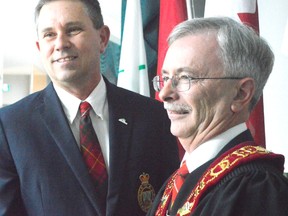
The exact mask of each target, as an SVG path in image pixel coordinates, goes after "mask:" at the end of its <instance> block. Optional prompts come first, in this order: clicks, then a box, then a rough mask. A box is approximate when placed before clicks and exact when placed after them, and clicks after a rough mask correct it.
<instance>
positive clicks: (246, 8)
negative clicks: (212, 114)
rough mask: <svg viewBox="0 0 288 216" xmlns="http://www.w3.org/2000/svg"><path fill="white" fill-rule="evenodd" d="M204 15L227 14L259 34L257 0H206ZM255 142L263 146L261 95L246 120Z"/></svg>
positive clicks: (263, 127)
mask: <svg viewBox="0 0 288 216" xmlns="http://www.w3.org/2000/svg"><path fill="white" fill-rule="evenodd" d="M204 16H205V17H212V16H228V17H231V18H233V19H234V20H237V21H239V22H242V23H244V24H246V25H249V26H251V27H252V28H254V30H255V31H257V32H258V34H259V19H258V6H257V0H249V1H248V0H233V1H231V0H206V4H205V14H204ZM246 124H247V126H248V128H249V129H250V130H251V132H252V135H253V137H254V140H255V142H256V143H257V144H259V145H261V146H264V147H265V125H264V107H263V96H261V98H260V100H259V101H258V103H257V105H256V107H255V108H254V109H253V111H252V112H251V114H250V118H249V120H248V121H247V122H246Z"/></svg>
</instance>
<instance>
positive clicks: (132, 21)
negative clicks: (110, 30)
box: [117, 0, 150, 97]
mask: <svg viewBox="0 0 288 216" xmlns="http://www.w3.org/2000/svg"><path fill="white" fill-rule="evenodd" d="M117 85H118V86H120V87H123V88H125V89H128V90H131V91H134V92H137V93H140V94H142V95H144V96H148V97H149V96H150V90H149V81H148V69H147V60H146V52H145V46H144V38H143V27H142V15H141V7H140V0H131V1H127V5H126V14H125V22H124V29H123V39H122V45H121V54H120V65H119V73H118V81H117Z"/></svg>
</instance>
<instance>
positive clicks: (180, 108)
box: [164, 102, 192, 113]
mask: <svg viewBox="0 0 288 216" xmlns="http://www.w3.org/2000/svg"><path fill="white" fill-rule="evenodd" d="M164 108H165V109H166V110H171V111H175V112H181V113H183V112H190V111H192V109H191V107H189V106H187V105H185V104H175V103H167V102H164Z"/></svg>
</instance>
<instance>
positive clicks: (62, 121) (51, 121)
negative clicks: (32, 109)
mask: <svg viewBox="0 0 288 216" xmlns="http://www.w3.org/2000/svg"><path fill="white" fill-rule="evenodd" d="M39 112H40V115H41V117H42V120H43V122H44V124H45V125H46V127H47V129H48V131H49V133H50V134H51V136H52V137H53V139H54V141H55V143H56V145H57V146H58V148H59V149H60V151H61V152H62V154H63V156H64V158H65V159H66V161H67V163H68V164H69V166H70V167H71V170H72V171H73V173H74V175H75V177H76V179H77V180H78V181H79V184H80V185H81V187H82V188H83V190H84V192H85V193H86V195H87V197H88V198H89V199H90V201H91V204H92V205H93V206H94V208H95V209H96V211H98V214H99V215H101V212H100V211H99V209H100V208H101V207H100V206H98V205H97V203H99V202H98V197H96V193H93V192H91V191H95V187H94V185H93V184H92V181H91V179H90V176H89V173H88V170H87V168H86V166H85V163H84V162H83V159H82V156H81V153H80V151H79V148H78V146H77V143H76V141H75V138H74V136H73V133H72V131H71V129H70V127H69V124H68V121H67V119H66V116H65V113H64V111H63V109H62V106H61V103H60V101H59V99H58V96H57V95H56V92H55V90H54V88H53V86H52V84H50V85H49V86H48V87H47V88H46V90H44V96H43V103H42V105H41V106H39Z"/></svg>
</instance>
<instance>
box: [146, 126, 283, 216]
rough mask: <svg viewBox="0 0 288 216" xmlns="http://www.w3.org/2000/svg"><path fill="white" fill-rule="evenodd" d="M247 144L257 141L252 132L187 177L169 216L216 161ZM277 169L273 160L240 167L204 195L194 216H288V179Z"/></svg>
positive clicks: (229, 145)
mask: <svg viewBox="0 0 288 216" xmlns="http://www.w3.org/2000/svg"><path fill="white" fill-rule="evenodd" d="M245 141H253V138H252V136H251V133H250V132H249V131H248V130H247V131H244V132H243V133H241V134H240V135H238V136H237V137H235V138H234V139H233V140H231V141H230V142H229V143H228V144H227V145H226V146H225V147H224V148H223V149H222V150H221V151H220V152H219V154H218V155H217V156H216V157H215V158H213V159H211V160H210V161H208V162H206V163H205V164H203V165H202V166H200V167H199V168H197V169H196V170H194V171H193V172H191V173H190V174H189V175H188V176H187V177H186V180H185V182H184V184H183V185H182V187H181V189H180V191H179V193H178V196H177V197H176V199H175V202H174V204H173V207H172V209H171V210H170V212H169V215H171V216H172V215H173V216H174V215H176V213H177V210H178V209H179V208H181V207H182V206H183V204H184V203H185V201H186V200H187V198H188V197H189V195H190V194H191V192H192V190H193V188H194V187H195V186H196V184H197V182H198V180H199V179H200V177H201V176H202V175H203V174H204V172H205V171H206V170H207V169H208V167H209V166H210V165H211V163H212V162H214V161H215V160H216V159H217V158H218V157H220V155H222V154H223V153H225V152H226V151H228V150H229V149H231V148H233V147H235V146H237V145H238V144H240V143H242V142H245ZM277 165H278V164H277ZM282 166H283V164H282ZM276 167H277V166H276V165H275V164H273V161H262V160H260V161H259V160H256V161H255V162H253V163H248V164H245V165H242V166H240V167H238V168H236V169H235V170H234V171H232V172H231V173H229V174H228V175H227V176H226V177H225V178H224V179H223V180H222V181H220V183H219V184H218V185H216V186H215V187H212V188H210V190H208V191H207V192H206V193H205V194H204V195H203V197H202V198H201V199H200V201H199V204H198V205H197V207H196V209H195V211H194V212H193V213H192V214H191V215H195V216H198V215H217V216H218V215H221V216H231V215H233V216H238V215H239V216H240V215H241V216H243V215H245V216H258V215H259V216H262V215H267V216H268V215H271V216H274V215H277V216H278V215H281V216H282V215H283V216H284V215H288V206H287V204H288V201H287V200H288V180H287V179H286V178H285V177H284V176H283V173H281V171H280V170H278V167H277V168H276ZM166 184H167V181H166V182H165V183H164V185H163V186H162V188H161V189H160V191H159V193H158V194H157V196H156V198H155V201H154V203H153V205H152V207H151V209H150V211H149V213H148V214H147V216H148V215H149V216H152V215H153V216H154V215H155V212H156V210H157V208H158V205H159V203H160V199H161V198H162V194H163V193H164V190H165V187H166ZM269 197H271V198H269Z"/></svg>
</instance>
